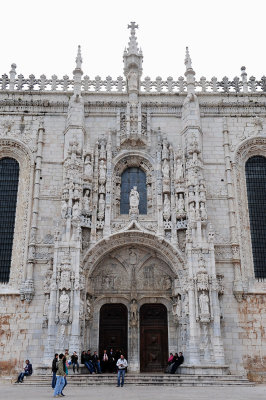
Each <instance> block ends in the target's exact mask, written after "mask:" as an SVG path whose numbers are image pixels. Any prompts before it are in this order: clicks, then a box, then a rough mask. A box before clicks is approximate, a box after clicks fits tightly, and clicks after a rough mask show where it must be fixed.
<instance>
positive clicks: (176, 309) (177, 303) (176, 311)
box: [172, 296, 182, 319]
mask: <svg viewBox="0 0 266 400" xmlns="http://www.w3.org/2000/svg"><path fill="white" fill-rule="evenodd" d="M181 311H182V304H181V298H180V297H179V296H178V297H177V298H175V299H174V303H173V307H172V312H173V316H174V317H176V318H177V319H179V318H181Z"/></svg>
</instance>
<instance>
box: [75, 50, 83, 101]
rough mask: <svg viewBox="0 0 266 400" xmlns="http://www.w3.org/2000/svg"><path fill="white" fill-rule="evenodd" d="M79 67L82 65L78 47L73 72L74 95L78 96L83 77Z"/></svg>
mask: <svg viewBox="0 0 266 400" xmlns="http://www.w3.org/2000/svg"><path fill="white" fill-rule="evenodd" d="M81 65H82V57H81V48H80V46H78V53H77V57H76V68H75V69H74V71H73V78H74V94H75V95H77V94H80V92H81V77H82V75H83V72H82V69H81Z"/></svg>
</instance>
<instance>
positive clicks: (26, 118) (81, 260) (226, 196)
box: [0, 23, 266, 381]
mask: <svg viewBox="0 0 266 400" xmlns="http://www.w3.org/2000/svg"><path fill="white" fill-rule="evenodd" d="M129 29H130V39H129V44H128V47H127V48H126V50H125V52H124V55H123V62H124V76H123V77H118V78H117V79H112V78H111V77H109V76H108V77H107V78H106V79H101V78H100V77H98V76H97V77H96V78H95V79H90V78H89V77H88V76H87V75H84V74H83V71H82V57H81V50H80V48H79V49H78V54H77V58H76V66H75V69H74V71H73V77H72V78H69V77H68V76H64V77H63V78H62V79H59V78H58V77H57V76H55V75H54V76H52V78H51V79H48V78H46V76H44V75H42V76H41V77H40V78H38V79H37V78H35V76H34V75H30V76H29V78H24V77H23V75H19V74H17V72H16V65H15V64H12V67H11V71H10V73H9V75H2V77H1V78H0V198H1V202H0V335H1V336H0V343H1V346H0V367H2V368H3V370H4V371H6V372H8V371H9V370H12V369H15V368H17V367H21V365H22V362H23V360H25V359H26V358H29V359H30V360H31V362H32V363H33V366H34V370H35V372H36V373H37V371H38V368H39V370H40V371H41V370H42V368H44V367H45V366H46V365H49V366H50V364H51V360H52V358H53V355H54V353H55V352H59V351H62V350H64V349H66V348H68V349H69V351H70V353H71V352H73V351H77V352H78V353H80V352H81V351H82V350H87V349H89V348H90V349H91V350H92V351H94V350H97V351H99V352H101V351H102V350H103V349H104V348H106V347H107V348H110V347H113V348H114V349H116V348H119V349H123V351H124V352H125V354H126V356H127V358H128V361H129V369H130V371H135V372H152V371H160V370H162V369H163V366H164V364H165V361H166V360H167V357H168V354H169V352H176V351H183V353H184V357H185V363H184V366H183V367H182V368H181V373H182V372H183V373H205V374H213V373H216V374H225V373H228V372H229V371H230V372H231V373H232V374H242V375H248V377H249V378H250V379H253V380H257V381H259V380H262V379H263V376H264V375H265V372H266V336H265V327H266V301H265V298H266V297H265V294H266V283H264V278H265V276H266V261H265V260H266V250H265V249H266V239H265V232H266V209H265V195H266V189H265V187H266V127H265V116H266V78H265V77H263V78H261V79H260V80H257V79H255V78H254V77H250V78H248V77H247V73H246V70H245V68H244V67H242V68H241V77H240V78H234V79H233V80H229V79H228V78H226V77H225V78H223V79H222V80H218V79H217V78H215V77H214V78H212V79H211V80H209V81H208V80H207V79H206V78H204V77H202V78H200V80H196V77H195V71H194V69H193V67H192V62H191V58H190V54H189V51H188V49H187V50H186V56H185V74H184V77H183V76H181V77H179V78H178V79H176V80H175V79H173V78H171V77H169V78H167V79H166V80H163V79H162V78H161V77H157V78H156V79H155V80H151V79H150V78H149V77H146V78H144V79H143V78H142V61H143V55H142V52H141V50H140V49H139V47H138V44H137V39H136V29H137V25H136V24H135V23H131V24H130V25H129Z"/></svg>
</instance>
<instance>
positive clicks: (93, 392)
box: [0, 384, 266, 400]
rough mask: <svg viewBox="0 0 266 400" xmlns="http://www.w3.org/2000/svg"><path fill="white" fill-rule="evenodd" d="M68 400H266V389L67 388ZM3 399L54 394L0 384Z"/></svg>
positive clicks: (44, 389)
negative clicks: (70, 399) (69, 399)
mask: <svg viewBox="0 0 266 400" xmlns="http://www.w3.org/2000/svg"><path fill="white" fill-rule="evenodd" d="M65 395H66V399H68V398H72V399H75V400H76V399H80V400H83V399H84V400H85V399H86V400H88V399H89V398H90V399H97V400H113V399H115V400H117V399H120V398H121V399H126V400H161V399H167V400H173V399H175V400H179V399H180V400H194V399H195V400H201V399H204V400H206V399H215V400H262V399H263V400H265V399H266V386H265V385H259V386H255V387H237V386H232V387H195V388H194V387H175V388H174V387H151V386H149V387H147V386H144V387H140V386H130V387H126V386H124V387H123V388H117V387H106V386H103V387H101V386H97V387H95V386H94V387H66V388H65ZM0 398H1V399H8V400H25V399H27V400H32V399H36V400H44V399H52V398H53V392H52V390H50V388H47V387H29V386H23V384H21V385H16V386H15V385H10V384H5V385H0Z"/></svg>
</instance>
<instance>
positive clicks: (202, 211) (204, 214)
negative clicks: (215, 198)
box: [200, 202, 207, 220]
mask: <svg viewBox="0 0 266 400" xmlns="http://www.w3.org/2000/svg"><path fill="white" fill-rule="evenodd" d="M200 216H201V219H203V220H205V219H207V212H206V208H205V204H204V203H203V202H201V203H200Z"/></svg>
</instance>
